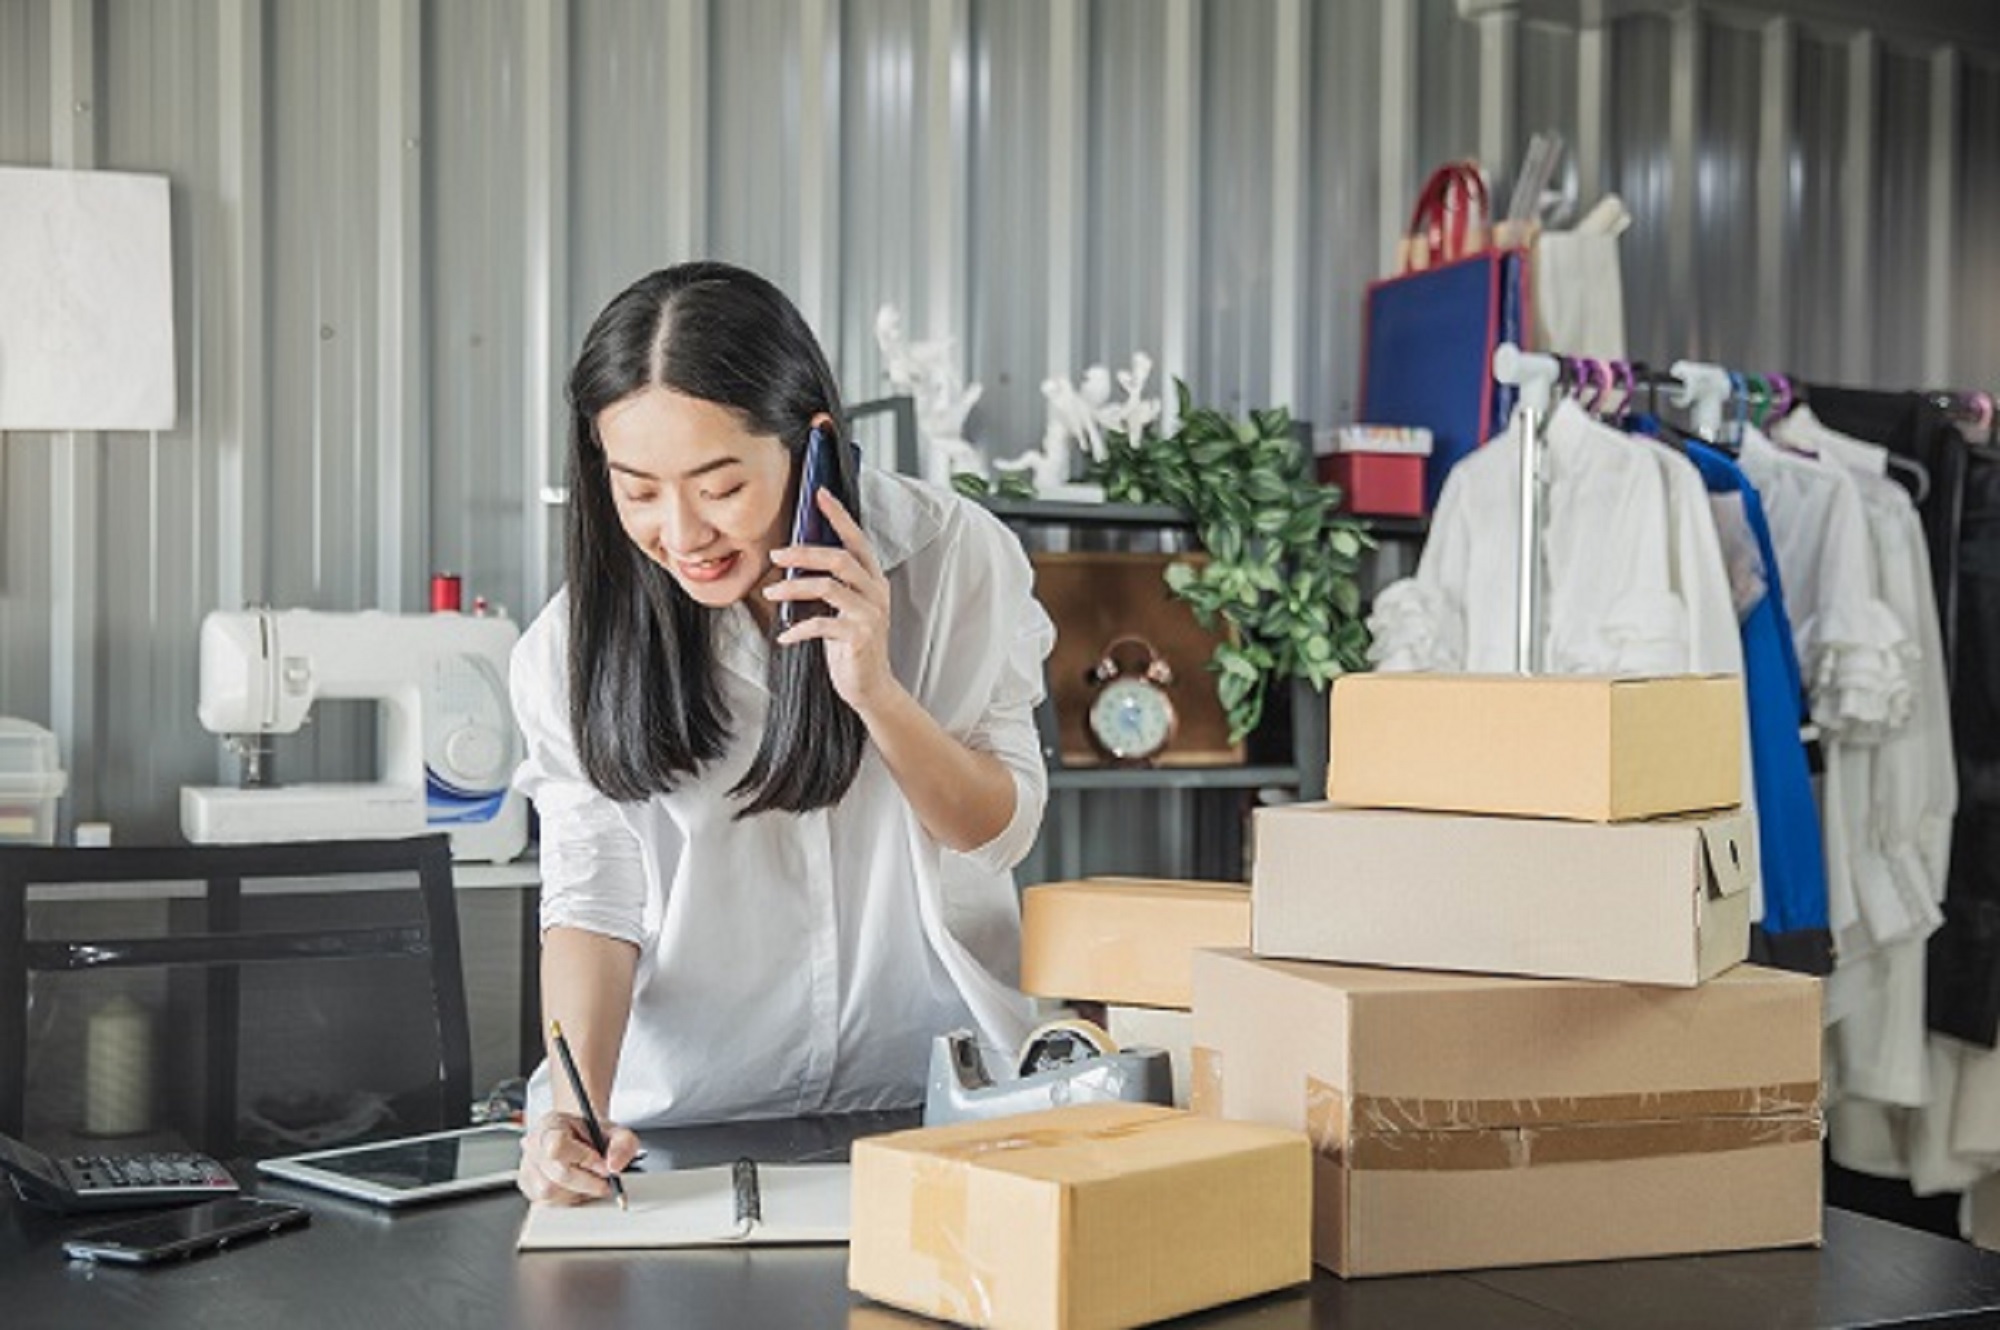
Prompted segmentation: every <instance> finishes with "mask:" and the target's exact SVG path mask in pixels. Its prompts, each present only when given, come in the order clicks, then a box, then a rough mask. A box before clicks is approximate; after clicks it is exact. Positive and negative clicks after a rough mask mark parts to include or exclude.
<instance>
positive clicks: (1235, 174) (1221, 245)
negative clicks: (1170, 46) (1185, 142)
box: [1190, 0, 1289, 412]
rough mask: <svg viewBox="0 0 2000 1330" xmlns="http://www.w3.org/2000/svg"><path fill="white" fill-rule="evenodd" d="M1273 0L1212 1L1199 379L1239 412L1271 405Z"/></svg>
mask: <svg viewBox="0 0 2000 1330" xmlns="http://www.w3.org/2000/svg"><path fill="white" fill-rule="evenodd" d="M1273 9H1274V6H1273V5H1272V4H1271V3H1269V0H1262V2H1260V3H1254V4H1251V3H1238V4H1232V5H1229V6H1228V7H1227V8H1224V7H1221V6H1216V5H1210V6H1208V7H1207V8H1206V9H1205V10H1204V11H1203V28H1202V47H1201V49H1202V56H1203V64H1202V115H1201V121H1200V124H1201V160H1202V162H1203V169H1202V172H1201V181H1202V186H1201V211H1200V233H1199V234H1200V236H1201V243H1200V246H1199V249H1198V250H1197V255H1198V258H1197V262H1198V263H1199V265H1200V273H1201V285H1200V292H1201V299H1200V300H1199V302H1198V303H1197V305H1196V314H1195V317H1196V328H1197V333H1196V336H1195V342H1194V349H1195V357H1194V364H1193V365H1192V366H1191V367H1190V368H1191V370H1192V373H1191V375H1190V386H1191V387H1192V388H1193V389H1194V393H1195V399H1196V400H1197V401H1202V402H1208V403H1211V404H1214V405H1218V406H1222V407H1225V408H1226V409H1228V410H1230V411H1235V412H1244V411H1249V410H1251V409H1253V408H1254V409H1261V408H1263V407H1267V406H1269V405H1271V402H1270V401H1269V397H1270V384H1271V374H1272V368H1273V367H1272V363H1271V308H1272V297H1273V294H1274V293H1273V291H1272V289H1271V276H1272V266H1273V259H1274V255H1273V254H1272V252H1271V229H1272V218H1271V208H1272V199H1273V196H1274V194H1275V193H1276V180H1275V174H1276V173H1275V170H1274V162H1273V160H1272V146H1273V143H1274V140H1275V134H1274V130H1275V126H1274V125H1273V124H1272V96H1271V73H1272V65H1273V64H1274V62H1275V60H1276V52H1277V45H1276V23H1275V14H1274V13H1273ZM1288 405H1289V404H1288Z"/></svg>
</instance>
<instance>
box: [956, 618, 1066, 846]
mask: <svg viewBox="0 0 2000 1330" xmlns="http://www.w3.org/2000/svg"><path fill="white" fill-rule="evenodd" d="M1015 622H1016V623H1017V624H1018V625H1019V627H1018V629H1017V631H1016V632H1015V634H1014V638H1013V640H1012V641H1011V642H1010V643H1008V644H1007V648H1006V651H1007V655H1006V661H1005V663H1004V664H1003V665H1002V666H1001V668H1000V673H999V677H998V679H997V680H996V681H995V684H994V689H993V700H992V701H991V702H990V703H988V705H987V708H986V713H985V714H984V715H983V716H981V717H980V718H979V723H978V725H977V726H975V727H974V728H973V730H972V732H971V733H970V734H968V735H967V736H966V737H965V743H966V746H967V747H969V748H973V749H976V750H978V751H979V752H982V753H991V754H992V755H993V756H994V757H995V758H997V759H999V761H1000V765H1002V766H1004V767H1006V768H1007V774H1009V775H1010V776H1012V777H1013V778H1014V815H1013V816H1012V817H1010V818H1009V819H1008V820H1007V825H1006V827H1005V828H1003V829H1002V830H1001V832H1000V834H999V835H997V836H995V837H994V838H993V839H992V840H990V841H987V842H986V843H985V844H984V845H981V846H977V847H976V848H974V849H971V850H968V851H966V857H967V858H969V859H971V860H973V861H974V862H975V863H978V864H979V865H981V866H982V867H985V868H990V869H993V870H994V871H996V872H1006V871H1008V870H1010V869H1012V868H1013V867H1014V865H1016V864H1018V863H1020V862H1021V860H1023V859H1025V858H1026V857H1027V855H1028V851H1029V850H1030V849H1032V848H1034V844H1035V836H1036V835H1037V833H1039V832H1040V830H1041V827H1042V812H1043V809H1044V808H1045V807H1046V806H1047V804H1048V800H1049V769H1048V763H1047V762H1046V761H1045V760H1044V759H1043V757H1042V740H1041V735H1040V733H1039V732H1038V731H1037V729H1036V728H1035V708H1036V707H1037V706H1038V705H1040V703H1041V700H1042V696H1043V694H1044V692H1045V691H1046V689H1047V683H1046V681H1045V680H1044V677H1043V673H1042V662H1043V661H1045V660H1047V659H1048V655H1049V650H1050V648H1051V647H1052V646H1054V644H1055V625H1054V624H1052V623H1050V622H1049V616H1048V613H1047V612H1046V611H1045V610H1043V609H1042V607H1041V604H1040V602H1038V601H1037V600H1036V599H1035V598H1034V596H1033V595H1024V596H1022V597H1021V602H1020V608H1019V613H1018V616H1017V617H1016V619H1015Z"/></svg>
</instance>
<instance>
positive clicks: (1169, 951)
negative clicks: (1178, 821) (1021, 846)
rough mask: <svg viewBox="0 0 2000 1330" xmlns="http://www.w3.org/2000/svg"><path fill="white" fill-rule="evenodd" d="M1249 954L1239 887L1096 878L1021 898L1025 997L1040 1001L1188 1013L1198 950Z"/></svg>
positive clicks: (1245, 899) (1244, 892) (1246, 903)
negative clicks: (1193, 961) (1190, 965)
mask: <svg viewBox="0 0 2000 1330" xmlns="http://www.w3.org/2000/svg"><path fill="white" fill-rule="evenodd" d="M1249 945H1250V888H1249V887H1248V886H1247V885H1246V884H1244V883H1241V882H1176V881H1166V880H1161V879H1155V878H1141V877H1094V878H1087V879H1085V880H1083V881H1081V882H1051V883H1047V884H1045V885H1043V886H1039V887H1030V888H1028V889H1027V890H1026V891H1025V892H1023V893H1021V988H1022V990H1023V991H1024V992H1027V993H1031V994H1033V995H1035V996H1037V997H1047V998H1055V999H1057V1000H1059V1001H1084V1002H1104V1003H1114V1002H1115V1003H1122V1004H1125V1005H1128V1006H1135V1007H1167V1008H1171V1009H1175V1010H1179V1011H1186V1010H1187V1009H1188V1006H1189V1004H1190V1002H1191V1001H1192V999H1191V997H1190V995H1189V989H1188V958H1189V957H1190V956H1191V955H1192V954H1193V953H1194V951H1195V949H1196V948H1198V947H1247V946H1249Z"/></svg>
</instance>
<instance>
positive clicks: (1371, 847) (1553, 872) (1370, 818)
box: [1251, 804, 1757, 987]
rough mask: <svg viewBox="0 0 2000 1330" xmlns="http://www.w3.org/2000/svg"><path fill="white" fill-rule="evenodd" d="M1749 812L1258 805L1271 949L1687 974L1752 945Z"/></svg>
mask: <svg viewBox="0 0 2000 1330" xmlns="http://www.w3.org/2000/svg"><path fill="white" fill-rule="evenodd" d="M1756 875H1757V866H1756V852H1755V847H1754V846H1753V844H1752V842H1751V838H1750V827H1749V819H1748V818H1747V817H1746V816H1745V815H1744V814H1743V813H1741V812H1730V813H1711V814H1708V815H1706V816H1697V817H1688V818H1675V819H1671V820H1666V821H1655V822H1623V823H1616V824H1612V825H1603V824H1599V823H1592V822H1556V821H1545V820H1541V819H1535V818H1518V817H1472V816H1466V815H1456V814H1445V813H1405V812H1393V811H1384V810H1380V809H1367V808H1340V807H1335V806H1333V805H1330V804H1292V805H1289V806H1286V807H1280V808H1260V809H1258V810H1257V868H1256V874H1255V876H1254V878H1253V879H1252V885H1251V898H1252V902H1253V910H1252V917H1253V921H1254V935H1255V943H1254V948H1255V950H1256V952H1257V954H1258V955H1259V956H1274V957H1287V958H1290V959H1293V960H1315V961H1345V962H1350V963H1354V964H1360V965H1397V966H1404V967H1408V968H1414V969H1422V970H1477V971H1483V972H1487V973H1494V974H1520V975H1541V976H1545V977H1549V978H1569V979H1606V980H1615V981H1620V982H1624V983H1635V984H1674V985H1678V986H1681V987H1688V986H1691V985H1694V984H1698V983H1700V982H1702V981H1703V980H1704V979H1708V978H1711V977H1713V976H1714V975H1717V974H1720V973H1721V972H1722V971H1724V970H1726V969H1728V968H1729V967H1730V966H1732V965H1734V964H1736V963H1737V962H1738V961H1740V960H1742V959H1743V958H1744V957H1746V956H1748V955H1749V954H1750V890H1749V888H1750V884H1751V883H1752V882H1753V881H1754V880H1755V879H1756Z"/></svg>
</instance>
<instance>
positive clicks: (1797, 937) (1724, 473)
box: [1686, 442, 1833, 974]
mask: <svg viewBox="0 0 2000 1330" xmlns="http://www.w3.org/2000/svg"><path fill="white" fill-rule="evenodd" d="M1686 451H1687V458H1688V460H1689V461H1691V462H1693V463H1694V465H1695V469H1696V470H1697V471H1699V472H1700V473H1701V478H1702V483H1703V484H1705V485H1707V486H1708V490H1709V493H1711V494H1737V495H1741V496H1742V501H1743V515H1744V519H1745V521H1746V522H1747V523H1748V525H1749V527H1750V530H1751V533H1752V534H1753V535H1754V536H1755V537H1756V540H1757V551H1758V554H1759V555H1760V556H1761V557H1762V559H1763V562H1764V583H1765V591H1764V594H1763V596H1762V597H1760V598H1759V599H1758V601H1757V603H1756V604H1755V605H1753V606H1752V607H1751V608H1750V610H1749V612H1748V613H1746V614H1744V615H1743V616H1742V621H1743V690H1744V695H1745V698H1746V701H1747V704H1748V706H1749V709H1750V760H1751V769H1752V773H1753V779H1754V780H1755V781H1756V785H1757V839H1758V845H1759V850H1760V853H1759V866H1760V868H1761V870H1762V873H1763V877H1764V923H1763V929H1764V932H1765V933H1766V934H1767V935H1768V941H1769V944H1770V959H1771V960H1772V961H1773V962H1775V963H1777V964H1780V965H1783V966H1785V967H1786V968H1787V969H1794V970H1805V971H1808V972H1810V973H1814V974H1827V973H1830V972H1831V971H1832V968H1833V965H1832V948H1831V943H1832V938H1831V935H1830V933H1829V932H1828V929H1827V913H1826V852H1825V850H1824V848H1823V847H1822V844H1821V841H1820V822H1819V807H1818V805H1817V804H1815V803H1814V802H1813V792H1812V777H1811V774H1810V773H1809V772H1808V770H1807V766H1806V750H1805V745H1804V743H1803V742H1801V740H1800V738H1799V727H1800V725H1801V723H1802V722H1803V720H1804V718H1805V715H1806V706H1805V688H1804V684H1803V681H1802V679H1801V677H1800V674H1799V659H1798V654H1797V651H1796V649H1795V648H1794V647H1793V645H1792V625H1791V616H1790V615H1789V614H1788V613H1787V612H1786V610H1785V593H1784V588H1783V586H1782V584H1781V583H1780V581H1779V579H1778V557H1777V554H1776V552H1775V551H1774V550H1773V549H1772V547H1771V528H1770V523H1769V521H1768V520H1767V519H1766V517H1765V515H1764V504H1763V500H1762V499H1760V498H1759V497H1758V495H1757V488H1756V486H1754V485H1752V484H1751V483H1750V482H1749V480H1748V479H1747V478H1746V477H1745V476H1744V474H1743V472H1742V470H1741V469H1740V468H1739V467H1738V466H1737V465H1736V463H1735V462H1734V461H1733V460H1732V459H1730V458H1729V457H1728V456H1727V455H1726V454H1724V453H1721V452H1719V451H1717V450H1716V449H1714V448H1709V447H1706V446H1704V445H1702V444H1700V443H1695V442H1690V443H1688V444H1687V445H1686Z"/></svg>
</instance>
